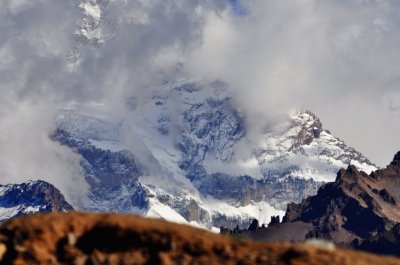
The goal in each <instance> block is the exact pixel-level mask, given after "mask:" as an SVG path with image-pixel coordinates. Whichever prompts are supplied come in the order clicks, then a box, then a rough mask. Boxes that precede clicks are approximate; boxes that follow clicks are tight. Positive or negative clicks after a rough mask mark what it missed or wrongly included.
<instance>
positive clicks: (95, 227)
mask: <svg viewBox="0 0 400 265" xmlns="http://www.w3.org/2000/svg"><path fill="white" fill-rule="evenodd" d="M0 242H1V243H0V260H1V264H18V265H23V264H77V265H78V264H82V265H89V264H207V265H211V264H271V265H272V264H275V265H280V264H282V265H287V264H293V265H294V264H296V265H301V264H308V265H312V264H315V265H317V264H318V265H322V264H349V265H350V264H351V265H362V264H368V265H374V264H376V265H378V264H379V265H380V264H393V265H397V264H398V265H400V260H399V259H395V258H391V257H383V256H373V255H370V254H366V253H362V252H353V251H349V250H344V249H337V248H335V247H333V246H332V245H329V244H321V243H315V242H310V243H305V244H296V245H292V244H285V243H281V244H262V243H255V242H251V241H247V240H242V239H240V238H232V237H228V236H221V235H217V234H213V233H210V232H208V231H206V230H199V229H195V228H192V227H189V226H184V225H178V224H172V223H168V222H165V221H161V220H154V219H145V218H141V217H137V216H126V215H113V214H88V213H51V214H38V215H33V216H27V217H22V218H17V219H14V220H11V221H9V222H7V223H5V224H3V225H2V226H1V228H0Z"/></svg>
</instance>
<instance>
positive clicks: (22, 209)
mask: <svg viewBox="0 0 400 265" xmlns="http://www.w3.org/2000/svg"><path fill="white" fill-rule="evenodd" d="M71 210H72V206H71V205H70V204H69V203H68V202H66V201H65V198H64V196H63V195H62V194H61V192H60V191H59V190H58V189H56V188H55V187H54V186H53V185H51V184H49V183H47V182H44V181H28V182H25V183H21V184H8V185H0V222H3V221H6V220H8V219H10V218H13V217H16V216H21V215H27V214H32V213H36V212H50V211H71Z"/></svg>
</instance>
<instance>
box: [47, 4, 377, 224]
mask: <svg viewBox="0 0 400 265" xmlns="http://www.w3.org/2000/svg"><path fill="white" fill-rule="evenodd" d="M76 3H77V5H78V7H79V9H80V13H81V15H80V18H79V21H78V22H77V30H76V32H75V35H74V46H73V48H72V50H71V51H70V53H69V54H68V62H67V63H68V67H70V68H71V71H72V72H74V71H77V72H80V70H81V69H80V67H86V66H85V65H87V64H88V62H86V64H83V65H81V63H82V61H81V59H82V58H81V55H82V56H85V54H86V53H87V52H89V53H91V52H94V53H93V54H92V56H94V57H97V56H96V53H97V51H98V52H101V47H105V46H107V45H106V44H107V42H108V41H111V40H114V39H116V38H118V36H117V35H118V34H126V31H124V30H125V29H126V28H125V26H127V25H129V26H131V23H132V21H131V19H134V20H140V21H142V20H143V19H144V21H145V20H146V19H145V18H141V17H140V16H139V17H137V16H136V15H135V14H132V15H133V17H132V18H128V17H120V16H119V14H117V13H118V12H116V10H119V8H121V7H123V5H120V4H119V3H118V2H115V1H104V0H79V1H78V2H76ZM144 6H146V5H144ZM128 7H132V6H130V5H128ZM130 10H132V9H130ZM115 12H116V13H115ZM144 17H145V16H144ZM125 19H127V21H125V22H124V20H125ZM125 23H127V25H125ZM140 23H142V22H140ZM143 23H145V22H143ZM108 48H109V47H108ZM108 52H112V51H110V50H108ZM111 54H112V53H111ZM86 55H87V54H86ZM138 64H139V62H138ZM177 68H178V69H177V70H176V71H177V73H174V74H170V73H169V72H168V71H167V72H168V74H167V73H164V72H163V73H161V74H160V75H161V76H162V77H161V79H162V81H159V79H160V77H159V76H154V78H152V79H154V80H155V81H154V83H155V84H157V85H155V86H156V87H155V88H154V89H148V88H146V89H145V88H143V92H144V93H133V95H130V94H126V95H124V100H125V101H124V102H120V105H121V106H120V109H119V110H116V111H115V112H114V110H112V111H110V110H109V109H107V106H109V105H110V104H108V102H103V101H101V99H100V98H101V96H100V97H99V98H98V100H95V99H94V100H93V101H91V102H89V103H87V104H81V105H80V104H79V103H77V102H72V103H71V104H69V105H63V106H60V110H59V115H58V118H57V121H56V123H57V129H56V130H55V131H54V133H53V134H52V135H51V137H52V139H54V140H55V141H57V142H59V143H60V144H62V145H64V146H67V147H69V148H71V149H72V150H74V151H75V152H76V153H77V154H79V155H80V156H81V160H80V165H79V166H80V167H81V169H82V172H83V176H82V178H84V179H85V180H86V182H87V183H88V187H89V189H88V194H85V196H86V195H87V197H88V200H87V201H81V200H80V201H71V203H72V205H73V206H74V208H76V209H79V210H84V211H97V212H123V213H138V214H141V215H145V216H151V217H161V218H164V219H168V220H172V221H175V222H182V223H192V224H194V225H201V226H205V227H208V228H212V227H220V226H222V225H224V226H231V225H233V224H235V225H236V224H237V223H239V224H240V225H241V226H247V225H248V224H249V223H250V222H251V220H252V219H254V218H257V219H259V220H260V222H263V223H264V222H268V220H269V219H270V217H271V216H273V215H281V216H283V214H284V211H285V209H286V205H287V203H290V202H300V201H301V200H302V199H303V198H305V197H307V196H309V195H314V194H316V192H317V190H318V188H319V187H320V186H321V185H322V184H323V183H325V182H330V181H334V178H335V174H336V172H337V170H339V169H340V168H342V167H346V166H347V165H349V164H353V165H355V166H356V167H357V168H359V169H362V170H365V171H371V170H375V169H376V167H375V166H374V165H373V164H372V163H371V162H370V161H369V160H368V159H367V158H365V157H364V156H363V155H362V154H360V153H358V152H357V151H356V150H354V149H353V148H351V147H348V146H347V145H346V144H344V142H343V141H341V140H340V139H338V138H335V137H334V136H333V135H332V134H331V133H330V132H329V131H327V130H324V129H323V128H322V124H321V122H320V121H319V119H318V118H317V117H316V116H315V115H314V114H312V113H311V112H309V111H294V112H292V113H291V114H290V115H289V117H287V118H286V119H282V120H281V121H280V122H274V123H272V122H270V121H259V122H260V123H261V125H260V128H264V129H263V130H262V131H261V130H260V131H254V129H253V128H252V126H251V125H250V124H249V122H248V120H247V118H248V117H246V116H245V114H244V113H242V112H241V111H240V107H239V106H238V104H237V103H236V102H235V101H234V100H233V99H232V97H231V95H230V94H229V91H232V89H230V88H229V86H228V85H227V84H225V83H223V82H221V81H215V82H212V83H206V82H202V81H198V80H190V79H187V78H183V77H182V76H184V77H185V74H184V73H183V72H184V70H183V69H180V67H179V66H178V67H177ZM171 75H172V77H171ZM96 82H97V81H96ZM98 82H100V81H99V80H98ZM110 89H112V87H110ZM128 90H129V89H127V91H128ZM144 90H146V91H144ZM139 94H143V95H139ZM70 197H72V196H69V194H68V198H70Z"/></svg>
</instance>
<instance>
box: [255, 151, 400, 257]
mask: <svg viewBox="0 0 400 265" xmlns="http://www.w3.org/2000/svg"><path fill="white" fill-rule="evenodd" d="M399 224H400V153H397V154H396V155H395V157H394V159H393V161H392V162H391V163H390V164H389V165H388V166H387V167H386V168H383V169H379V170H376V171H373V172H372V173H371V174H367V173H365V172H363V171H359V170H357V168H356V167H355V166H352V165H350V166H349V167H348V168H347V169H341V170H340V171H339V172H338V174H337V177H336V180H335V182H334V183H328V184H325V185H324V186H322V187H321V188H320V189H319V191H318V193H317V195H315V196H311V197H308V198H306V199H304V200H303V201H302V202H301V203H300V204H296V203H291V204H289V205H288V207H287V212H286V214H285V216H284V218H283V222H282V223H281V224H277V225H274V226H271V227H269V228H267V229H265V230H264V231H262V232H260V234H259V235H257V236H255V237H257V238H258V239H259V240H289V241H298V242H301V241H304V240H305V239H307V238H320V239H325V240H330V241H333V242H334V243H336V244H338V245H342V246H348V247H353V248H357V249H363V250H369V251H373V252H377V253H383V254H392V255H399V253H400V252H399V251H400V244H399V243H400V240H399V239H400V237H399V235H400V233H399V231H400V230H399ZM293 229H297V231H298V233H297V234H296V235H292V236H289V237H288V234H287V231H291V230H293ZM250 237H252V235H250Z"/></svg>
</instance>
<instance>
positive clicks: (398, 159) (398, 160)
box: [391, 151, 400, 166]
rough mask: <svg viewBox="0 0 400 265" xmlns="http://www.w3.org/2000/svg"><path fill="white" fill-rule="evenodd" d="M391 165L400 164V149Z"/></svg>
mask: <svg viewBox="0 0 400 265" xmlns="http://www.w3.org/2000/svg"><path fill="white" fill-rule="evenodd" d="M391 165H394V166H400V151H399V152H397V154H396V155H395V156H394V158H393V161H392V163H391Z"/></svg>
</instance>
